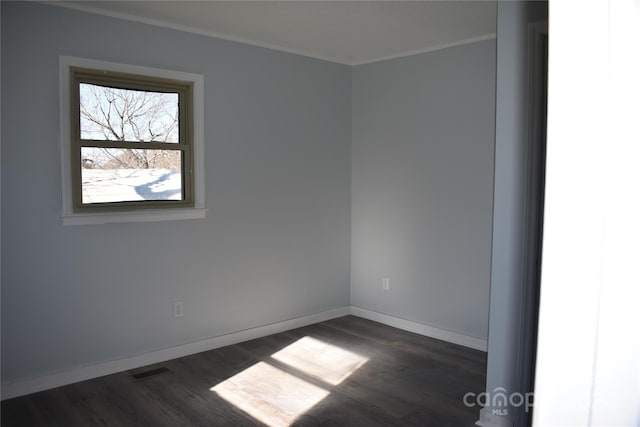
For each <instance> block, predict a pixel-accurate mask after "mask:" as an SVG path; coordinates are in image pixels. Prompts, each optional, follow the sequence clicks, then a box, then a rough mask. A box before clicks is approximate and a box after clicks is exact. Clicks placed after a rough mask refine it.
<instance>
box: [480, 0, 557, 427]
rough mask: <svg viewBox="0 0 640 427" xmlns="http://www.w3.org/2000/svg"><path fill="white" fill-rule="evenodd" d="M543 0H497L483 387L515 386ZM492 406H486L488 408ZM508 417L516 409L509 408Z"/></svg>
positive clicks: (543, 15)
mask: <svg viewBox="0 0 640 427" xmlns="http://www.w3.org/2000/svg"><path fill="white" fill-rule="evenodd" d="M546 14H547V3H546V2H541V1H535V2H534V1H532V2H498V32H497V34H498V38H497V66H496V67H497V69H496V73H497V87H496V159H495V189H494V219H493V253H492V266H491V270H492V275H491V303H490V316H489V317H490V319H489V346H488V347H489V353H488V360H487V391H489V392H491V391H493V390H494V389H495V388H497V387H503V388H505V389H506V390H507V392H508V393H510V392H512V391H519V385H518V381H519V378H518V375H517V361H518V346H519V338H520V333H521V332H522V331H521V330H520V321H521V317H520V316H521V312H522V310H521V309H522V298H523V268H524V259H523V255H524V254H523V248H524V230H525V228H524V227H525V223H524V219H525V215H524V206H525V191H526V175H525V172H526V169H525V168H526V165H525V154H526V150H527V139H528V127H527V120H528V116H527V114H528V113H527V96H528V95H527V91H528V84H529V83H528V68H527V62H528V31H529V29H528V24H529V23H530V22H537V21H541V20H545V19H546ZM489 409H490V408H489V407H487V410H489ZM508 410H509V416H511V415H513V414H514V408H508Z"/></svg>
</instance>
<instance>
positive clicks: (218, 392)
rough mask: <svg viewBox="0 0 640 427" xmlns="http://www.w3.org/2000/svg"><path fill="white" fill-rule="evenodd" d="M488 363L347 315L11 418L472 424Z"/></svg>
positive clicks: (45, 398)
mask: <svg viewBox="0 0 640 427" xmlns="http://www.w3.org/2000/svg"><path fill="white" fill-rule="evenodd" d="M161 367H165V368H167V369H168V370H169V371H168V372H164V373H160V374H157V375H150V376H147V377H145V373H147V372H148V371H149V370H151V369H156V368H161ZM485 370H486V354H485V353H483V352H481V351H476V350H471V349H468V348H465V347H460V346H457V345H454V344H449V343H446V342H443V341H439V340H435V339H431V338H427V337H423V336H420V335H416V334H412V333H409V332H405V331H402V330H399V329H395V328H391V327H388V326H385V325H382V324H379V323H376V322H371V321H369V320H365V319H361V318H358V317H353V316H346V317H341V318H338V319H333V320H330V321H327V322H322V323H318V324H315V325H311V326H307V327H304V328H299V329H294V330H291V331H288V332H283V333H280V334H276V335H271V336H268V337H264V338H260V339H256V340H252V341H247V342H244V343H241V344H236V345H232V346H228V347H224V348H219V349H216V350H211V351H207V352H204V353H199V354H196V355H192V356H187V357H183V358H180V359H175V360H172V361H169V362H165V363H162V364H159V365H153V366H148V367H145V368H141V369H138V370H135V371H131V372H122V373H118V374H114V375H109V376H106V377H102V378H97V379H94V380H89V381H84V382H81V383H77V384H72V385H68V386H64V387H60V388H57V389H53V390H48V391H43V392H40V393H35V394H32V395H28V396H23V397H18V398H15V399H10V400H6V401H4V402H2V408H1V409H2V426H4V427H9V426H65V427H67V426H265V425H268V426H278V425H293V426H366V427H374V426H435V427H441V426H472V425H473V424H474V422H475V421H476V420H477V417H478V411H479V408H477V407H474V408H468V407H466V406H465V405H464V404H463V401H462V398H463V396H464V394H465V393H467V392H469V391H471V392H474V393H480V392H481V391H483V390H484V385H485ZM132 374H142V375H141V376H142V377H143V378H142V379H135V378H134V377H133V376H132Z"/></svg>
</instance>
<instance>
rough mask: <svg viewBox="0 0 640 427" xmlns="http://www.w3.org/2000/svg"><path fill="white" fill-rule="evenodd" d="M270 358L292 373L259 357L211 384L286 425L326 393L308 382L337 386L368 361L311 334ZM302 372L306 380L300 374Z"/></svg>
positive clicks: (270, 422) (273, 426) (266, 419)
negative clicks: (257, 359)
mask: <svg viewBox="0 0 640 427" xmlns="http://www.w3.org/2000/svg"><path fill="white" fill-rule="evenodd" d="M271 358H272V359H273V360H274V362H273V363H274V364H278V363H280V364H281V365H280V366H282V365H286V366H287V367H284V369H287V370H291V371H292V372H294V373H290V372H285V371H284V370H283V369H279V368H277V367H275V366H273V365H272V364H271V363H269V362H259V363H256V364H255V365H253V366H251V367H250V368H247V369H245V370H244V371H242V372H240V373H238V374H236V375H234V376H233V377H231V378H229V379H227V380H226V381H224V382H221V383H220V384H218V385H216V386H214V387H211V389H210V390H211V391H213V392H215V393H216V394H217V395H218V396H220V397H221V398H222V399H224V400H226V401H227V402H229V403H231V404H232V405H234V406H236V407H237V408H239V409H240V410H242V411H244V412H245V413H247V414H249V415H251V416H252V417H253V418H255V419H256V420H258V421H260V422H262V423H264V424H266V425H267V426H269V427H286V426H290V425H291V424H293V423H294V421H295V420H296V419H297V418H299V417H300V416H301V415H303V414H304V413H305V412H307V411H308V410H309V409H311V408H312V407H314V406H315V405H317V404H318V403H319V402H320V401H321V400H322V399H324V398H325V397H327V396H328V395H329V394H330V391H328V390H326V389H325V388H323V387H320V386H318V385H315V384H312V383H311V382H309V381H314V382H316V380H318V381H317V382H318V383H324V384H326V385H327V388H330V387H331V386H336V385H338V384H340V383H341V382H342V381H344V380H345V379H346V378H347V377H348V376H349V375H351V374H353V373H354V372H355V371H356V370H357V369H358V368H360V367H361V366H362V365H364V364H365V363H366V362H367V361H368V360H369V359H368V358H366V357H364V356H360V355H358V354H356V353H353V352H350V351H348V350H345V349H342V348H340V347H337V346H335V345H331V344H328V343H326V342H323V341H321V340H318V339H316V338H312V337H304V338H301V339H299V340H298V341H296V342H294V343H293V344H290V345H288V346H287V347H285V348H283V349H282V350H280V351H278V352H276V353H274V354H273V355H271ZM289 368H291V369H289ZM295 372H299V373H300V374H299V375H297V374H295ZM305 376H306V377H307V379H308V380H309V381H307V380H304V379H302V378H301V377H305ZM312 378H313V379H312Z"/></svg>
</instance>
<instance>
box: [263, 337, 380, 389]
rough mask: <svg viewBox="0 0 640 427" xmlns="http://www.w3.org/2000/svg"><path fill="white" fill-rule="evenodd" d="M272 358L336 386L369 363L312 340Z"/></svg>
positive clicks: (287, 349) (307, 340)
mask: <svg viewBox="0 0 640 427" xmlns="http://www.w3.org/2000/svg"><path fill="white" fill-rule="evenodd" d="M271 357H272V358H274V359H275V360H277V361H278V362H280V363H284V364H285V365H288V366H291V367H292V368H295V369H297V370H299V371H301V372H304V373H305V374H307V375H309V376H310V377H313V378H317V379H319V380H322V381H323V382H326V383H328V384H331V385H334V386H335V385H338V384H340V383H341V382H342V381H344V380H345V379H346V378H347V377H349V375H351V374H352V373H354V372H355V371H356V370H358V368H360V367H361V366H362V365H364V364H365V363H366V362H367V360H369V359H368V358H366V357H363V356H360V355H358V354H355V353H352V352H350V351H348V350H345V349H342V348H340V347H336V346H335V345H331V344H328V343H326V342H324V341H320V340H318V339H315V338H312V337H304V338H301V339H299V340H298V341H296V342H294V343H293V344H291V345H289V346H287V347H285V348H283V349H282V350H280V351H279V352H277V353H275V354H273V355H272V356H271Z"/></svg>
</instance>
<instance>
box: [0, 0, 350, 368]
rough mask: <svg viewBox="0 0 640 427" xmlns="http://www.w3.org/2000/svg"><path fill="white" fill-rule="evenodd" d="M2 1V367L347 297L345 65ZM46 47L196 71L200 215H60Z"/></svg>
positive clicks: (186, 334) (197, 331) (104, 353)
mask: <svg viewBox="0 0 640 427" xmlns="http://www.w3.org/2000/svg"><path fill="white" fill-rule="evenodd" d="M2 9H3V10H2V89H3V90H2V124H3V127H2V140H3V147H2V182H3V184H4V187H3V191H2V247H3V251H2V379H3V381H13V380H20V379H26V378H28V377H33V376H39V375H42V374H46V373H51V372H54V371H57V370H61V369H65V368H71V367H76V366H79V365H83V364H90V363H95V362H100V361H106V360H112V359H117V358H121V357H126V356H130V355H133V354H138V353H143V352H146V351H150V350H155V349H160V348H165V347H168V346H173V345H179V344H183V343H188V342H193V341H197V340H201V339H204V338H208V337H212V336H216V335H220V334H224V333H228V332H233V331H238V330H241V329H244V328H250V327H253V326H258V325H264V324H268V323H271V322H276V321H281V320H285V319H289V318H293V317H297V316H302V315H308V314H312V313H316V312H320V311H323V310H326V309H329V308H333V307H338V306H345V305H348V304H349V280H350V278H349V269H350V267H349V234H350V233H349V229H350V224H349V212H350V202H349V200H350V196H349V191H350V190H349V186H350V174H349V171H350V138H351V133H350V132H351V127H350V126H351V124H350V117H351V104H350V103H351V69H350V68H349V67H347V66H342V65H337V64H333V63H328V62H323V61H318V60H313V59H309V58H304V57H300V56H295V55H291V54H286V53H280V52H276V51H272V50H268V49H262V48H257V47H251V46H246V45H242V44H236V43H232V42H226V41H221V40H215V39H211V38H207V37H203V36H198V35H194V34H188V33H183V32H178V31H172V30H168V29H162V28H157V27H152V26H146V25H140V24H135V23H132V22H127V21H122V20H115V19H111V18H107V17H100V16H95V15H91V14H85V13H81V12H77V11H71V10H67V9H62V8H57V7H50V6H46V5H42V4H34V3H6V2H3V4H2ZM61 54H62V55H70V56H80V57H87V58H94V59H100V60H107V61H115V62H124V63H132V64H137V65H144V66H151V67H158V68H168V69H177V70H180V71H186V72H193V73H199V74H204V75H205V90H206V93H205V110H206V111H205V116H206V124H205V132H206V148H205V149H206V159H205V163H206V198H207V207H208V208H209V213H208V215H207V218H206V219H205V220H194V221H174V222H157V223H142V224H109V225H100V226H80V227H62V225H61V220H60V218H59V213H60V210H61V196H60V191H61V183H60V156H59V151H58V126H59V123H58V122H59V118H58V117H59V116H58V55H61ZM176 299H181V300H183V301H184V308H185V316H184V317H183V318H180V319H177V320H175V319H173V316H172V301H173V300H176Z"/></svg>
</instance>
